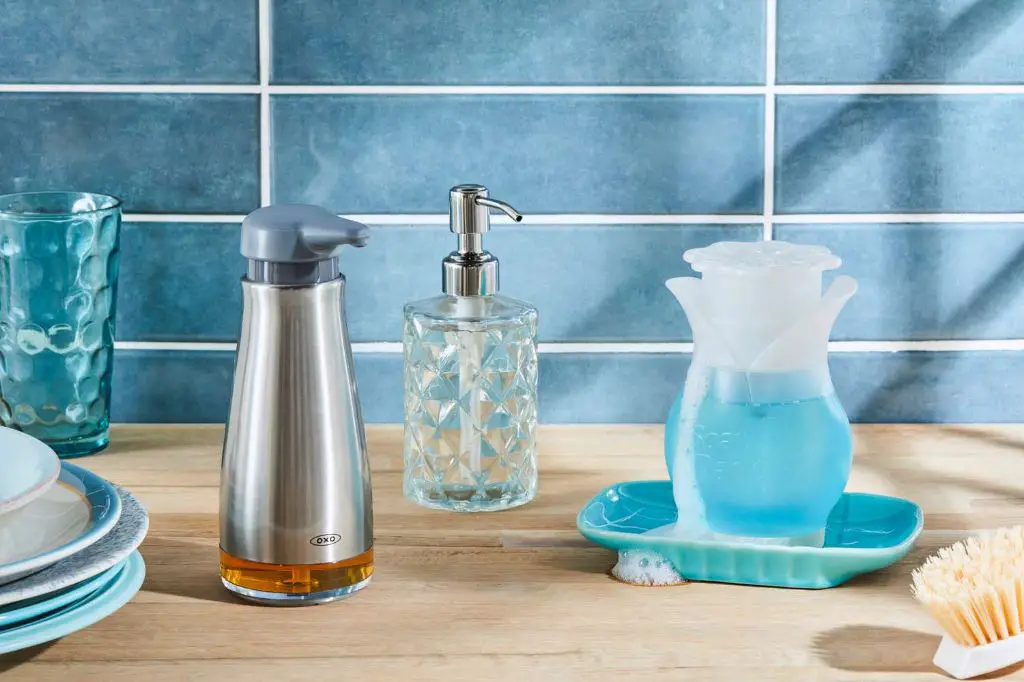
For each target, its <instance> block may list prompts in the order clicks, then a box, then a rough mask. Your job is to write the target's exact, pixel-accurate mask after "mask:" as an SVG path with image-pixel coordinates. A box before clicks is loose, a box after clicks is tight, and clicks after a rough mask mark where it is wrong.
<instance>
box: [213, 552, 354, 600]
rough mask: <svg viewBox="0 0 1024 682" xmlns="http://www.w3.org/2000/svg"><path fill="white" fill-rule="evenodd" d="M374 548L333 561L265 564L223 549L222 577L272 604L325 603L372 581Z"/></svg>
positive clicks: (237, 589)
mask: <svg viewBox="0 0 1024 682" xmlns="http://www.w3.org/2000/svg"><path fill="white" fill-rule="evenodd" d="M372 576H373V549H370V550H368V551H366V552H364V553H363V554H360V555H359V556H357V557H353V558H352V559H348V560H346V561H339V562H336V563H333V564H304V565H298V564H297V565H283V564H263V563H258V562H255V561H247V560H245V559H239V558H238V557H235V556H232V555H230V554H228V553H227V552H225V551H224V550H221V551H220V580H221V583H222V584H223V585H224V587H225V588H227V589H228V590H229V591H231V592H234V593H235V594H236V595H238V596H239V597H241V598H243V599H246V600H248V601H253V602H257V603H260V604H267V605H272V606H287V605H289V604H292V605H295V606H302V605H305V604H326V603H328V602H332V601H337V600H339V599H343V598H345V597H347V596H348V595H350V594H353V593H355V592H358V591H359V590H361V589H363V588H364V587H366V586H367V585H369V584H370V579H371V577H372Z"/></svg>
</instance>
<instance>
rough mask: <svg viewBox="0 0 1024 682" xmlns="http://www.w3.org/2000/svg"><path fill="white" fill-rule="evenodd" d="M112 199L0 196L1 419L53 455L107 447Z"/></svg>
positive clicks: (113, 285)
mask: <svg viewBox="0 0 1024 682" xmlns="http://www.w3.org/2000/svg"><path fill="white" fill-rule="evenodd" d="M120 230H121V202H120V200H118V199H116V198H114V197H109V196H104V195H101V194H88V193H79V192H31V193H24V194H8V195H4V196H0V422H2V423H3V425H4V426H9V427H12V428H15V429H18V430H20V431H24V432H25V433H28V434H29V435H32V436H35V437H36V438H38V439H40V440H42V441H44V442H45V443H47V444H48V445H49V446H50V447H52V448H53V449H54V450H55V451H56V452H57V454H58V455H60V456H61V457H81V456H83V455H90V454H93V453H95V452H99V451H100V450H102V449H103V448H105V447H106V446H107V442H108V435H107V431H108V428H109V425H110V378H111V371H112V369H113V359H114V357H113V356H114V314H115V311H116V306H115V304H116V300H117V270H118V246H119V237H120Z"/></svg>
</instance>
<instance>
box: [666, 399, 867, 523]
mask: <svg viewBox="0 0 1024 682" xmlns="http://www.w3.org/2000/svg"><path fill="white" fill-rule="evenodd" d="M711 383H712V385H713V384H714V382H711ZM681 405H682V401H681V400H677V401H676V405H674V406H673V409H672V414H671V415H670V418H669V422H668V424H669V432H668V434H667V437H666V457H667V459H668V460H669V461H670V462H671V460H673V459H674V457H673V453H675V452H678V448H680V447H685V448H686V449H687V450H689V453H690V454H691V456H692V458H693V459H692V466H693V473H694V477H695V480H696V484H697V489H698V490H699V494H700V496H701V499H702V500H703V503H704V509H705V516H706V521H707V524H708V526H709V527H710V529H711V530H712V531H715V532H717V533H724V534H728V535H741V536H747V537H761V538H769V537H779V538H781V537H796V536H803V535H809V534H813V533H816V532H817V531H820V530H821V529H822V528H824V526H825V522H826V520H827V518H828V515H829V512H830V511H831V510H832V507H833V506H835V504H836V502H838V501H839V498H840V497H841V495H842V493H843V489H844V488H845V487H846V482H847V480H848V479H849V475H850V465H851V462H852V452H853V440H852V435H851V432H850V423H849V420H848V418H847V416H846V413H845V412H844V411H843V408H842V406H841V405H840V404H839V401H838V399H837V398H836V396H835V394H834V393H833V392H831V391H830V392H829V393H827V394H826V395H820V396H815V397H810V398H801V399H799V400H790V401H779V402H737V401H729V400H723V399H722V398H721V396H719V395H716V392H715V391H714V390H713V389H712V390H709V391H707V392H706V393H705V395H704V396H703V398H702V399H701V400H700V401H699V402H698V403H697V409H696V411H695V413H694V414H690V415H685V414H682V413H681V412H682V408H681ZM687 418H689V419H693V420H694V423H693V430H692V439H691V442H690V443H682V442H679V441H680V436H681V435H682V434H681V431H682V430H681V429H680V425H681V421H682V420H685V419H687ZM673 464H674V466H681V465H682V463H681V462H674V463H671V464H670V469H669V471H670V475H671V473H672V467H673Z"/></svg>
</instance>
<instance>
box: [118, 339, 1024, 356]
mask: <svg viewBox="0 0 1024 682" xmlns="http://www.w3.org/2000/svg"><path fill="white" fill-rule="evenodd" d="M114 345H115V347H116V348H117V349H119V350H144V351H234V350H235V344H234V343H204V342H182V341H118V342H117V343H115V344H114ZM828 347H829V351H831V352H833V353H899V352H908V351H918V352H932V353H951V352H970V351H996V352H1018V351H1024V339H992V340H987V339H982V340H965V341H832V342H830V343H829V345H828ZM537 350H538V351H539V352H540V353H544V354H546V355H565V354H569V353H576V354H587V353H593V354H609V355H627V354H658V353H690V352H692V351H693V344H692V343H688V342H687V343H673V342H664V343H661V342H658V343H572V342H553V343H540V344H538V346H537ZM352 351H353V352H355V353H390V354H400V353H401V352H402V344H401V343H400V342H397V341H374V342H364V343H353V344H352Z"/></svg>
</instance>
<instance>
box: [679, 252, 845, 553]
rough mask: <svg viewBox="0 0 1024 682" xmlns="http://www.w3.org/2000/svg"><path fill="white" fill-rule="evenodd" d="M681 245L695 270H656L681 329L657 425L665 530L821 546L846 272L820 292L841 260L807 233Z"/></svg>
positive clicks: (838, 414)
mask: <svg viewBox="0 0 1024 682" xmlns="http://www.w3.org/2000/svg"><path fill="white" fill-rule="evenodd" d="M684 259H685V260H686V261H687V262H689V263H690V264H691V265H692V267H693V269H694V270H695V271H696V272H698V273H700V274H701V278H699V279H698V278H695V277H680V278H676V279H670V280H668V281H667V282H666V286H667V287H668V288H669V290H670V291H671V292H672V293H673V294H674V295H675V296H676V298H677V299H678V300H679V303H680V304H681V305H682V306H683V310H684V311H685V313H686V317H687V319H688V320H689V323H690V327H691V328H692V329H693V338H694V352H693V359H692V361H691V364H690V368H689V371H688V373H687V376H686V382H685V385H684V387H683V390H682V392H681V393H680V394H679V397H678V398H677V399H676V402H675V404H674V405H673V407H672V410H671V413H670V414H669V418H668V422H667V424H666V430H665V458H666V462H667V464H668V467H669V474H670V476H671V478H672V484H673V496H674V498H675V502H676V506H677V508H678V510H679V519H678V522H677V525H676V532H677V533H680V534H686V535H691V536H695V537H702V536H707V537H722V536H724V537H727V538H735V539H737V540H746V541H751V542H760V543H781V544H798V545H816V546H820V545H821V543H822V541H823V538H824V527H825V521H826V519H827V517H828V514H829V512H830V511H831V509H832V507H833V506H834V505H835V504H836V502H838V500H839V498H840V496H841V495H842V493H843V489H844V488H845V487H846V483H847V479H848V478H849V475H850V465H851V461H852V453H853V446H852V437H851V433H850V422H849V419H848V418H847V415H846V412H845V411H844V410H843V407H842V405H840V404H839V400H838V399H837V398H836V395H835V392H834V390H833V388H832V380H831V377H830V375H829V368H828V337H829V333H830V331H831V329H832V325H833V323H834V322H835V320H836V317H837V316H838V314H839V312H840V311H841V310H842V308H843V306H844V305H845V303H846V302H847V301H848V300H849V299H850V297H851V296H852V295H853V294H854V293H855V292H856V290H857V283H856V281H855V280H854V279H852V278H851V277H847V276H838V277H836V278H835V280H834V281H833V282H832V285H831V286H830V287H829V288H828V290H827V291H826V292H825V293H824V295H822V273H823V272H824V271H826V270H831V269H834V268H836V267H838V266H839V264H840V260H839V258H837V257H836V256H835V255H833V254H832V253H831V252H830V251H829V250H828V249H826V248H824V247H820V246H807V245H797V244H790V243H786V242H780V241H769V242H753V243H740V242H720V243H717V244H713V245H711V246H709V247H706V248H700V249H693V250H690V251H687V252H686V253H685V254H684Z"/></svg>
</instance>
